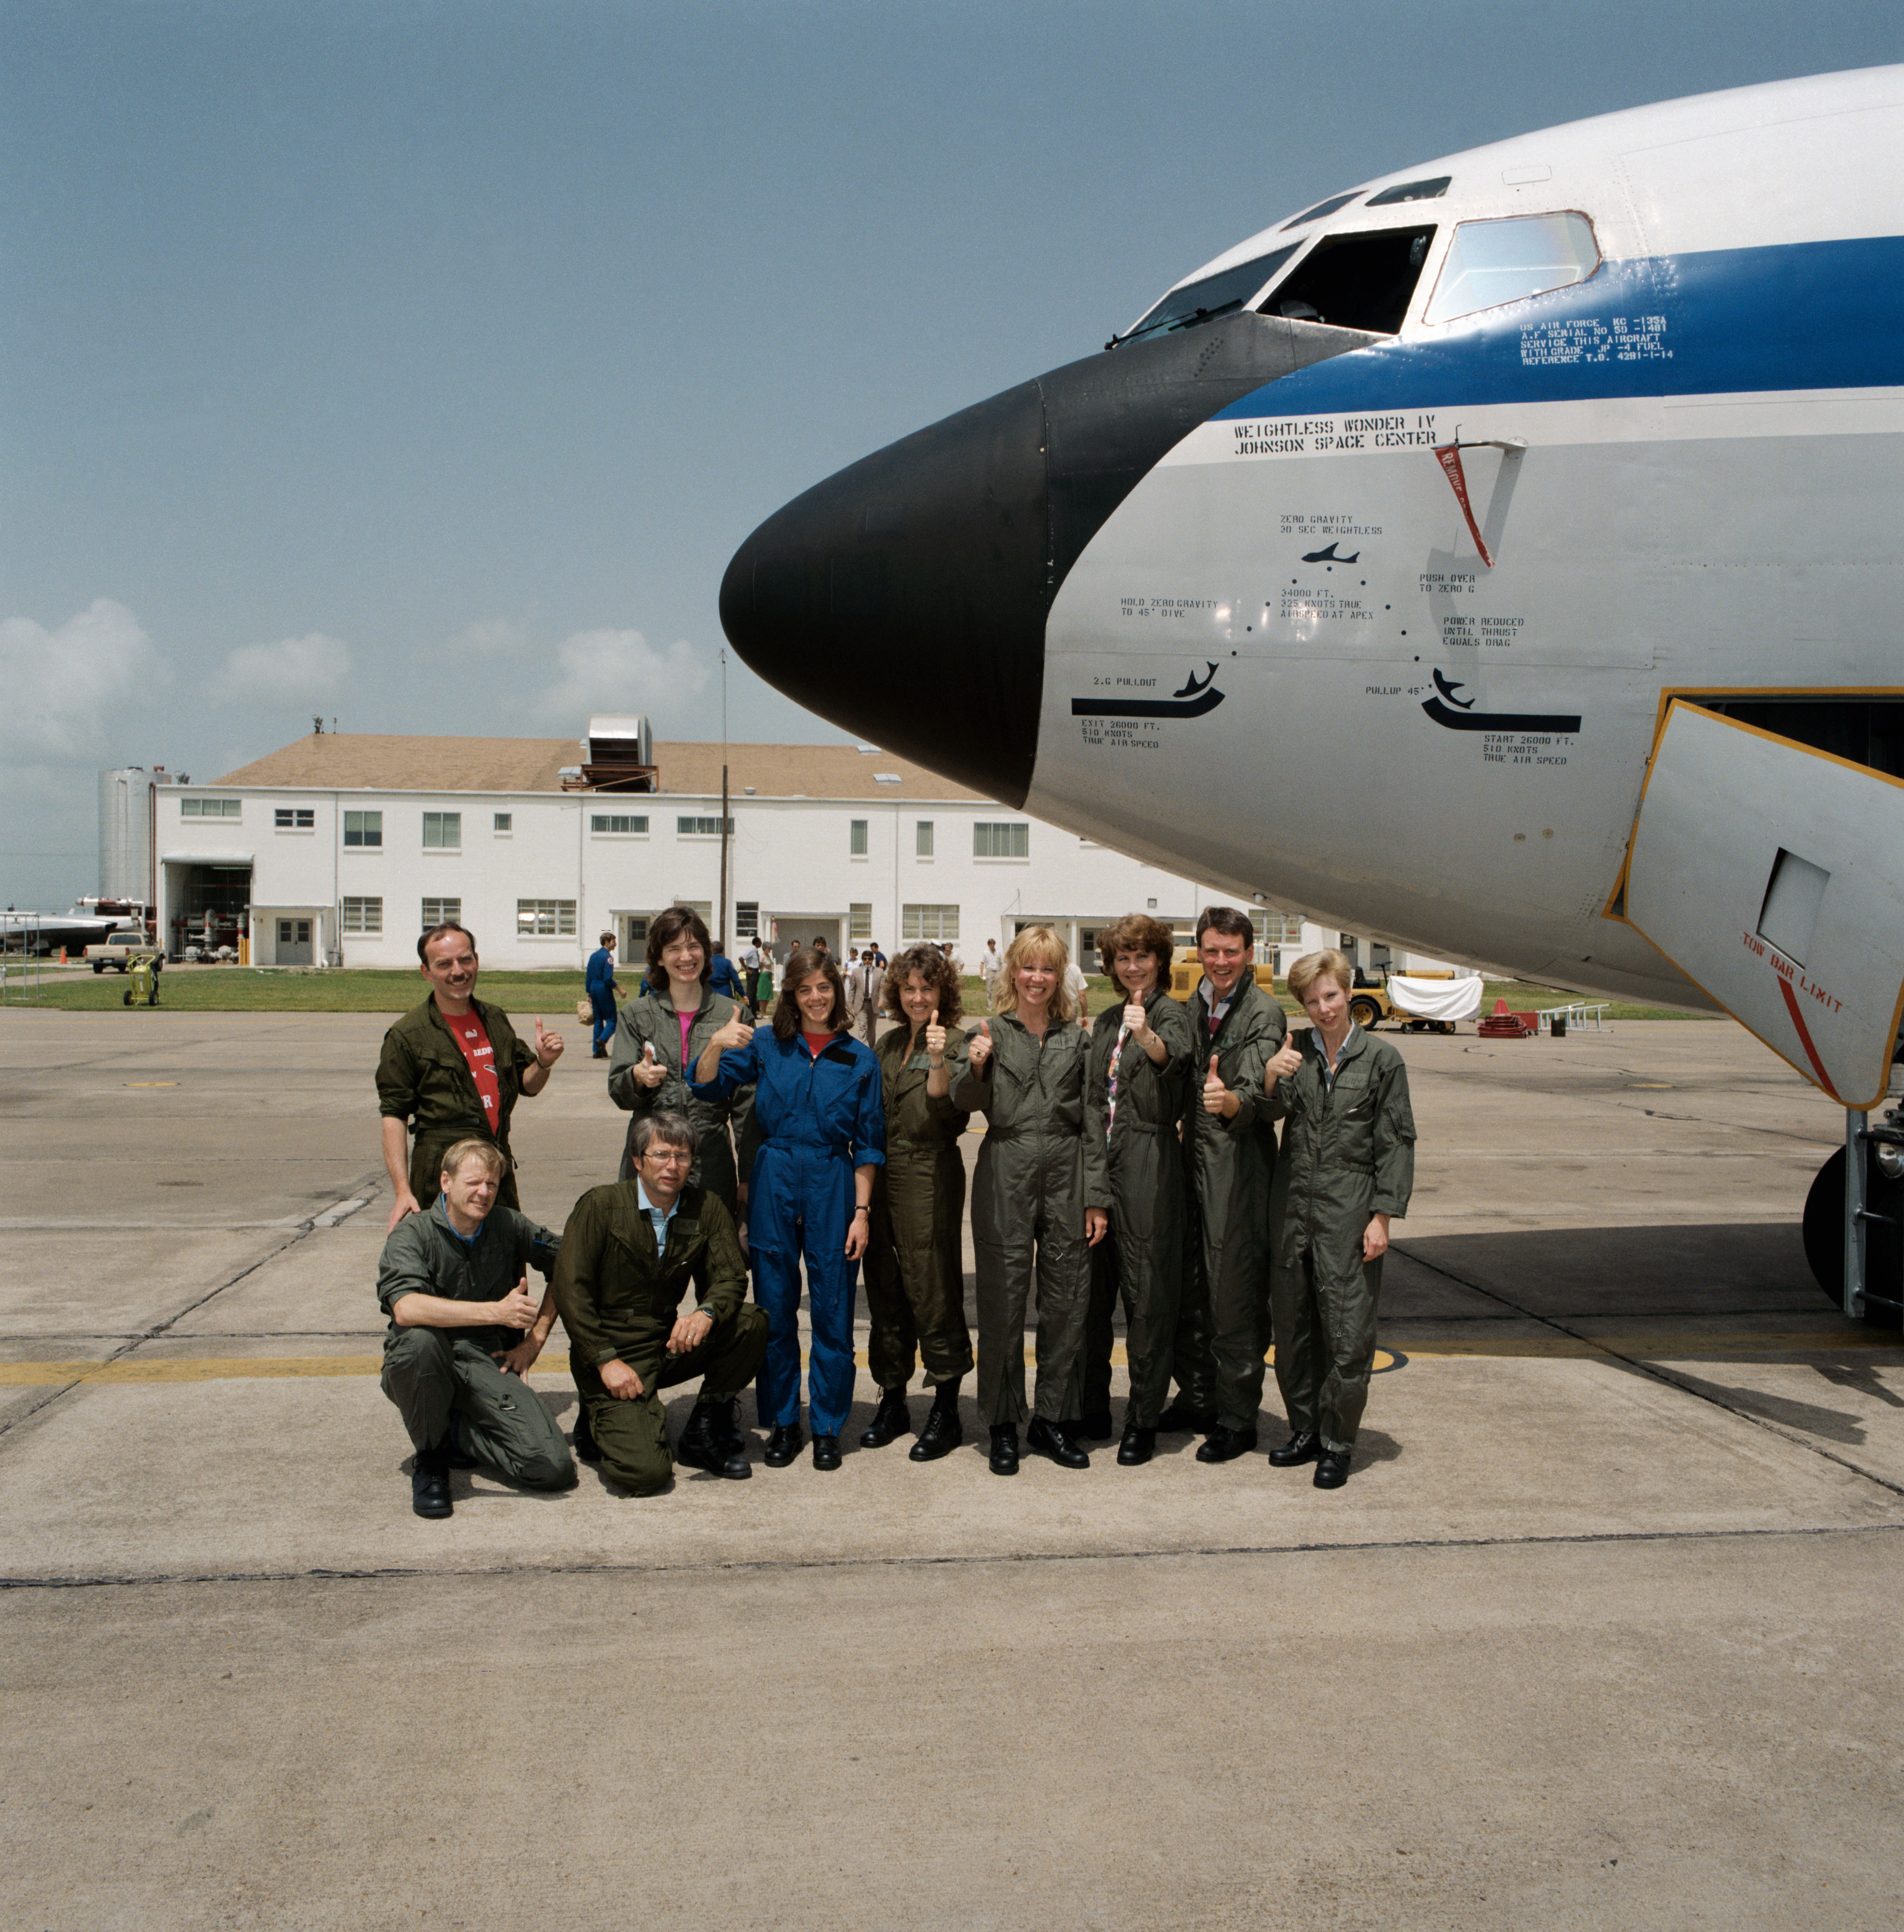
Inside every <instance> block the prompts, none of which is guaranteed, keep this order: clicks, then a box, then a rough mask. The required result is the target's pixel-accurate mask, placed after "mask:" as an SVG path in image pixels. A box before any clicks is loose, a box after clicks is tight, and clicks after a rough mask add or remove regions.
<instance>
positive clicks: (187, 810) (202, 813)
mask: <svg viewBox="0 0 1904 1932" xmlns="http://www.w3.org/2000/svg"><path fill="white" fill-rule="evenodd" d="M243 807H244V800H243V799H236V798H181V799H180V800H179V801H178V816H179V817H181V818H238V817H242V816H243Z"/></svg>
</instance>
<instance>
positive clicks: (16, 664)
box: [0, 597, 166, 765]
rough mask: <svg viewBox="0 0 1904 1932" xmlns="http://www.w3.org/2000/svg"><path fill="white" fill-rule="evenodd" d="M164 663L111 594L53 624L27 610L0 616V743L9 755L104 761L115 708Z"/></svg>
mask: <svg viewBox="0 0 1904 1932" xmlns="http://www.w3.org/2000/svg"><path fill="white" fill-rule="evenodd" d="M165 669H166V667H165V664H164V662H163V659H162V658H160V655H159V653H158V652H157V650H156V649H154V647H153V644H152V640H151V638H149V637H147V636H146V634H145V631H144V630H143V629H142V628H141V626H140V625H139V619H137V618H136V617H135V616H133V614H132V613H131V612H130V610H127V608H126V607H125V606H124V604H115V603H114V602H113V601H112V599H111V598H109V597H98V598H94V600H93V601H92V602H91V604H88V605H87V607H85V610H82V611H80V612H79V613H78V614H77V615H76V616H72V617H69V618H67V620H66V622H64V623H63V624H62V625H60V626H59V628H58V629H57V630H55V631H49V630H48V629H47V628H46V626H45V625H43V624H39V623H36V622H34V620H33V619H31V617H8V618H6V619H0V690H4V692H5V693H6V703H5V705H4V709H0V745H4V746H5V748H6V749H7V752H8V753H9V754H10V755H14V756H18V755H21V754H38V755H40V756H41V757H52V758H61V757H83V758H85V760H88V762H90V763H95V764H99V765H106V764H109V763H112V757H111V756H110V755H109V751H110V747H109V744H108V743H107V742H106V740H107V738H108V736H109V724H110V722H111V721H112V717H113V715H114V714H115V712H117V711H118V709H120V708H121V707H122V706H124V705H125V704H126V703H127V702H128V700H130V698H131V697H133V695H134V694H135V693H142V692H147V691H149V690H150V688H151V685H152V683H153V682H154V680H155V679H157V678H160V677H162V676H163V675H164V673H165Z"/></svg>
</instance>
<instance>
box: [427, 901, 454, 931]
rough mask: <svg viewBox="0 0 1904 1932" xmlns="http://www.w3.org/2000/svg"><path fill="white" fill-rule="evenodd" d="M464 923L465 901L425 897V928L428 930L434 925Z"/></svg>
mask: <svg viewBox="0 0 1904 1932" xmlns="http://www.w3.org/2000/svg"><path fill="white" fill-rule="evenodd" d="M462 923H463V901H461V900H460V899H425V900H424V901H423V930H424V932H428V931H429V930H430V928H431V927H432V926H460V925H461V924H462Z"/></svg>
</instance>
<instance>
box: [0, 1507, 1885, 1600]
mask: <svg viewBox="0 0 1904 1932" xmlns="http://www.w3.org/2000/svg"><path fill="white" fill-rule="evenodd" d="M1900 1534H1904V1521H1899V1522H1897V1523H1859V1524H1850V1523H1806V1524H1801V1525H1796V1526H1795V1525H1792V1524H1768V1525H1765V1526H1762V1527H1760V1528H1756V1529H1608V1530H1579V1531H1576V1532H1571V1533H1570V1534H1567V1535H1555V1536H1531V1535H1530V1536H1408V1537H1388V1538H1374V1539H1372V1540H1371V1541H1368V1542H1366V1543H1237V1544H1191V1545H1189V1546H1186V1547H1183V1548H1180V1549H1173V1550H1006V1551H998V1550H987V1551H983V1552H975V1553H969V1554H968V1553H951V1554H948V1555H946V1556H784V1557H758V1558H741V1559H731V1560H726V1561H721V1562H699V1563H490V1564H481V1565H469V1566H466V1567H461V1568H457V1567H452V1566H449V1565H420V1564H419V1565H398V1564H384V1565H377V1566H375V1567H373V1568H367V1569H360V1570H331V1569H311V1570H205V1571H148V1572H145V1573H143V1574H136V1573H132V1572H126V1573H122V1574H101V1575H97V1576H91V1577H54V1576H40V1577H4V1576H0V1591H4V1590H118V1589H146V1588H151V1587H172V1586H180V1585H188V1584H195V1583H382V1582H390V1581H397V1582H401V1581H403V1580H406V1579H410V1578H415V1579H417V1580H426V1581H430V1582H436V1583H442V1582H445V1581H450V1582H454V1581H459V1580H469V1579H471V1578H478V1577H670V1576H673V1577H681V1576H688V1577H697V1576H721V1575H727V1574H732V1575H736V1576H739V1575H758V1576H769V1575H774V1574H792V1573H794V1572H796V1571H817V1570H910V1569H961V1568H977V1567H978V1566H979V1565H985V1564H994V1563H1011V1564H1058V1563H1155V1562H1165V1561H1168V1560H1171V1559H1181V1558H1186V1557H1187V1558H1192V1559H1199V1560H1213V1559H1219V1558H1223V1557H1231V1556H1362V1555H1365V1554H1375V1555H1387V1554H1393V1553H1396V1552H1398V1551H1406V1550H1426V1551H1429V1552H1435V1551H1439V1550H1540V1549H1567V1548H1579V1547H1587V1546H1591V1545H1595V1544H1648V1543H1728V1542H1744V1541H1754V1540H1758V1541H1762V1540H1764V1539H1765V1538H1772V1537H1807V1538H1810V1537H1834V1536H1835V1537H1867V1536H1895V1535H1900Z"/></svg>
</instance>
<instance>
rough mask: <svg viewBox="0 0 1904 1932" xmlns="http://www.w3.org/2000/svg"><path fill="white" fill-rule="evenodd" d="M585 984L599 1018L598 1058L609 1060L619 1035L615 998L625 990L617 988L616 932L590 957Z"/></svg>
mask: <svg viewBox="0 0 1904 1932" xmlns="http://www.w3.org/2000/svg"><path fill="white" fill-rule="evenodd" d="M583 985H584V986H586V989H587V992H588V995H589V1008H590V1010H591V1011H592V1013H593V1015H594V1019H595V1058H596V1059H598V1060H606V1059H607V1058H608V1043H609V1041H610V1040H611V1039H613V1037H614V1033H615V995H616V994H617V993H618V992H620V990H621V989H620V988H619V986H616V984H615V935H613V933H612V932H604V934H603V935H601V944H600V945H599V946H598V947H596V948H595V950H594V951H593V952H592V953H590V954H589V965H588V971H587V973H586V975H585V977H584V979H583Z"/></svg>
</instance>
